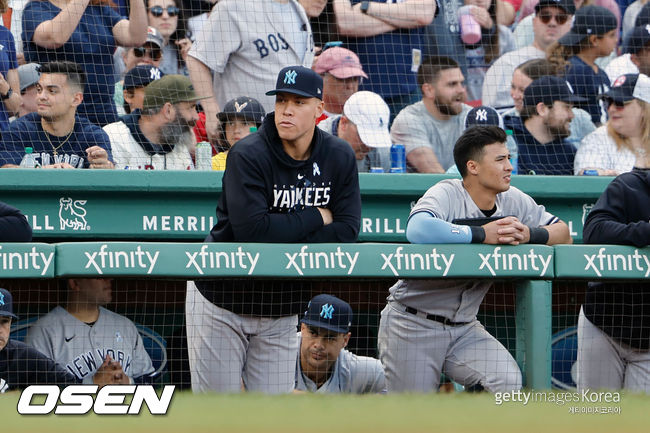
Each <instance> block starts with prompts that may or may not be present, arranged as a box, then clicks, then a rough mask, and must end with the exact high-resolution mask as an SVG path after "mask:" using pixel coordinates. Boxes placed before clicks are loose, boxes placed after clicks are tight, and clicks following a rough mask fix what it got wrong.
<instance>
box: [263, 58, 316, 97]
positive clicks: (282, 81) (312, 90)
mask: <svg viewBox="0 0 650 433" xmlns="http://www.w3.org/2000/svg"><path fill="white" fill-rule="evenodd" d="M282 92H284V93H293V94H294V95H300V96H306V97H307V98H318V99H321V100H322V99H323V78H322V77H321V76H320V75H318V74H317V73H316V72H314V71H312V70H311V69H309V68H305V67H304V66H287V67H286V68H282V70H281V71H280V73H279V74H278V80H277V82H276V83H275V89H273V90H269V91H268V92H266V94H267V95H268V96H272V95H275V94H278V93H282Z"/></svg>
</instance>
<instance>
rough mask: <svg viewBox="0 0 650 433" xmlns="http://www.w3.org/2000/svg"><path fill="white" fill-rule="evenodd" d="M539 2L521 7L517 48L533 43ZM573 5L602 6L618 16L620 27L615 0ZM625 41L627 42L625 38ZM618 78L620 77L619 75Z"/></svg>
mask: <svg viewBox="0 0 650 433" xmlns="http://www.w3.org/2000/svg"><path fill="white" fill-rule="evenodd" d="M538 2H539V0H531V1H526V2H524V4H523V5H522V7H521V11H520V14H519V19H518V20H519V22H518V23H517V26H516V27H515V29H514V32H513V33H514V35H515V44H516V45H517V48H521V47H525V46H528V45H530V44H532V43H533V37H534V36H533V18H534V16H535V14H534V12H535V6H537V4H538ZM573 3H574V4H575V7H576V10H578V9H580V8H581V7H583V6H587V5H590V4H593V5H596V6H602V7H604V8H605V9H608V10H609V11H610V12H611V13H613V14H614V15H615V16H616V22H617V23H619V27H620V23H621V10H620V9H619V6H618V4H617V3H616V1H615V0H574V1H573ZM623 40H625V38H624V39H623ZM619 75H621V74H619ZM616 77H618V75H617V76H616ZM616 77H614V79H616Z"/></svg>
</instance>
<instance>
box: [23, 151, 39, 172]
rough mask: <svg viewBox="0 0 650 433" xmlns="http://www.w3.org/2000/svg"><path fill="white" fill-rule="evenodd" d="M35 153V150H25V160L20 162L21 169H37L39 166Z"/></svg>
mask: <svg viewBox="0 0 650 433" xmlns="http://www.w3.org/2000/svg"><path fill="white" fill-rule="evenodd" d="M33 152H34V149H33V148H31V147H26V148H25V156H23V160H22V161H20V167H21V168H36V167H37V166H38V164H37V163H36V158H35V157H34V153H33Z"/></svg>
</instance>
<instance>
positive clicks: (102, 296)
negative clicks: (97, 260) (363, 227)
mask: <svg viewBox="0 0 650 433" xmlns="http://www.w3.org/2000/svg"><path fill="white" fill-rule="evenodd" d="M111 286H112V280H110V279H70V280H68V287H69V290H68V301H67V304H66V307H65V308H63V307H60V306H58V307H55V308H54V309H53V310H52V311H50V312H49V313H48V314H46V315H45V316H43V317H41V318H40V319H39V320H38V321H37V322H36V323H34V325H32V326H31V327H30V329H29V332H28V333H27V337H26V338H25V342H26V343H27V344H29V345H30V346H32V347H34V348H36V349H38V350H39V351H40V352H42V353H44V354H45V355H47V356H48V357H50V358H52V359H53V360H54V361H56V362H57V363H58V364H60V365H62V366H64V367H65V368H66V369H67V370H68V371H69V372H70V373H72V374H74V375H75V376H76V377H77V379H79V380H80V381H83V383H97V384H106V383H116V384H120V383H122V384H128V383H134V382H138V383H140V382H142V383H144V382H148V381H149V380H148V376H149V374H150V373H152V372H153V366H152V364H151V359H150V358H149V355H148V354H147V352H146V351H145V349H144V347H143V345H142V338H141V337H140V334H138V330H137V329H136V327H135V325H134V324H133V322H131V321H130V320H129V319H127V318H126V317H124V316H120V315H119V314H116V313H113V312H111V311H109V310H107V309H105V308H103V307H102V305H106V304H108V303H109V302H110V301H111V298H112V287H111Z"/></svg>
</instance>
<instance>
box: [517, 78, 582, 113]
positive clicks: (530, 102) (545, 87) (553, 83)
mask: <svg viewBox="0 0 650 433" xmlns="http://www.w3.org/2000/svg"><path fill="white" fill-rule="evenodd" d="M555 101H563V102H568V103H574V102H583V101H586V99H585V98H583V97H580V96H577V95H575V94H574V93H573V89H572V88H571V85H570V84H569V83H568V82H566V81H565V80H563V79H562V78H560V77H556V76H552V75H545V76H543V77H540V78H538V79H537V80H535V81H533V82H532V83H530V85H529V86H528V87H526V90H524V106H528V107H530V106H535V105H537V104H539V103H540V102H543V103H544V104H545V105H548V106H551V105H553V102H555Z"/></svg>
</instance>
